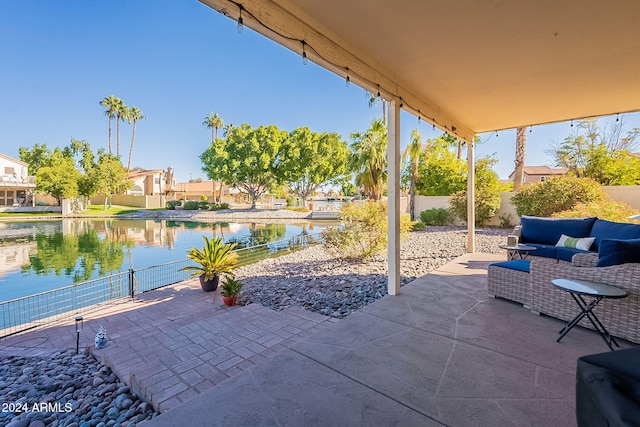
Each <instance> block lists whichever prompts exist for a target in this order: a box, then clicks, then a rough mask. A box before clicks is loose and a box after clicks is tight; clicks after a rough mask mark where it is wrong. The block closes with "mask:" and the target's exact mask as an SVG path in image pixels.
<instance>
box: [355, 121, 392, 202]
mask: <svg viewBox="0 0 640 427" xmlns="http://www.w3.org/2000/svg"><path fill="white" fill-rule="evenodd" d="M351 139H353V143H352V144H351V151H352V153H351V156H350V159H349V164H350V166H351V170H352V171H353V172H355V174H356V185H358V186H360V187H361V188H363V189H364V193H365V195H366V196H367V197H369V198H370V199H372V200H380V198H381V197H382V193H383V191H384V187H385V184H386V182H387V128H386V126H385V125H384V123H383V122H382V120H380V119H378V120H373V121H372V122H371V127H369V129H367V131H366V132H364V133H357V132H354V133H352V134H351Z"/></svg>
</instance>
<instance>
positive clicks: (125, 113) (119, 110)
mask: <svg viewBox="0 0 640 427" xmlns="http://www.w3.org/2000/svg"><path fill="white" fill-rule="evenodd" d="M116 99H117V107H116V156H118V157H120V122H122V121H124V120H127V117H129V107H127V106H126V105H125V104H124V101H122V99H120V98H116Z"/></svg>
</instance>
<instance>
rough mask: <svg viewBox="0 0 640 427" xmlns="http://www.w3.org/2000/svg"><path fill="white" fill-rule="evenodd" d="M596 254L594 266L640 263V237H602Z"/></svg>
mask: <svg viewBox="0 0 640 427" xmlns="http://www.w3.org/2000/svg"><path fill="white" fill-rule="evenodd" d="M598 256H599V258H598V264H596V267H608V266H610V265H618V264H626V263H629V262H637V263H640V239H629V240H618V239H602V240H601V241H600V247H599V248H598Z"/></svg>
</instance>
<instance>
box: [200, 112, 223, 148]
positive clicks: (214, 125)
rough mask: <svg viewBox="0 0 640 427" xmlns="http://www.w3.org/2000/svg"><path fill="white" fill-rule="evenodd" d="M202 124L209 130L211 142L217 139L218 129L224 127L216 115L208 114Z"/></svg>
mask: <svg viewBox="0 0 640 427" xmlns="http://www.w3.org/2000/svg"><path fill="white" fill-rule="evenodd" d="M202 124H203V125H204V126H206V127H208V128H209V129H211V141H212V142H213V141H215V140H216V139H218V129H219V128H221V127H223V126H224V122H223V121H222V119H221V118H220V116H218V115H217V114H213V113H209V114H207V116H206V117H205V118H204V121H203V122H202Z"/></svg>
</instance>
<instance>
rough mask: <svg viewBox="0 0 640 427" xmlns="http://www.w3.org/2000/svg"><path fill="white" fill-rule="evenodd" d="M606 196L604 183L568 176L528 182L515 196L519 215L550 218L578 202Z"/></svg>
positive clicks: (569, 208)
mask: <svg viewBox="0 0 640 427" xmlns="http://www.w3.org/2000/svg"><path fill="white" fill-rule="evenodd" d="M605 198H606V196H605V193H604V191H603V190H602V189H601V188H600V185H599V184H598V183H597V182H596V181H593V180H591V179H588V178H576V177H572V176H565V177H560V178H553V179H549V180H547V181H542V182H538V183H536V184H532V185H527V186H525V187H523V188H522V190H521V191H520V192H519V193H518V194H515V195H514V196H512V197H511V202H512V203H513V204H514V206H515V207H516V212H517V213H518V215H520V216H522V215H531V216H542V217H549V216H551V215H553V214H554V213H556V212H561V211H568V210H571V209H573V207H574V206H576V205H577V204H578V203H590V202H596V201H601V200H604V199H605Z"/></svg>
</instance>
